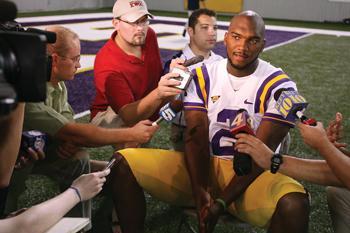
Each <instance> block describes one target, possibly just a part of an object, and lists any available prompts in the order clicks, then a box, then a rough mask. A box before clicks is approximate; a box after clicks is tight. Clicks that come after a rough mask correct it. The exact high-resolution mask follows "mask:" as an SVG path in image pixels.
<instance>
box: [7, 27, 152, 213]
mask: <svg viewBox="0 0 350 233" xmlns="http://www.w3.org/2000/svg"><path fill="white" fill-rule="evenodd" d="M47 30H48V31H51V32H55V33H56V34H57V41H56V43H54V44H48V45H47V49H48V53H49V55H51V57H52V71H51V77H50V81H49V82H48V83H47V98H46V100H45V102H40V103H28V104H26V107H25V117H24V130H39V131H41V132H44V133H46V134H48V135H49V136H50V137H51V140H50V142H49V144H48V145H47V153H46V154H47V156H46V158H45V159H43V160H40V161H37V162H36V163H34V164H33V165H31V166H27V167H26V168H24V169H21V170H20V171H15V173H14V176H13V178H12V183H11V187H10V189H9V192H10V194H9V196H8V199H9V200H8V202H7V208H6V210H7V212H11V211H13V210H14V209H16V208H17V206H16V203H17V198H18V196H19V194H20V193H21V192H22V191H23V189H24V181H25V178H26V177H27V175H28V174H29V173H39V174H44V175H47V176H49V177H51V178H53V179H54V180H55V181H57V182H58V183H59V185H60V188H61V190H65V189H66V188H67V187H69V185H70V184H71V183H72V181H73V180H74V179H76V178H77V177H78V176H80V175H81V174H83V173H89V172H90V161H89V158H88V153H87V152H86V151H85V150H83V148H82V146H85V147H98V146H104V145H111V144H117V143H121V142H129V141H136V142H138V143H145V142H147V141H148V140H149V139H150V138H151V137H152V135H153V134H154V133H155V131H156V130H157V128H158V127H157V126H151V121H148V120H145V121H141V122H139V123H137V124H136V125H135V126H133V127H131V128H123V129H104V128H100V127H97V126H94V125H91V124H81V123H76V122H75V121H74V119H73V116H74V113H73V110H72V108H71V106H70V105H69V103H68V102H67V89H66V86H65V84H64V82H63V81H69V80H72V79H73V78H74V74H75V73H76V71H77V69H78V68H79V67H80V41H79V38H78V36H77V34H76V33H74V32H72V31H71V30H69V29H67V28H64V27H61V26H50V27H48V28H47ZM106 164H107V163H106V162H94V163H92V165H91V167H92V170H93V171H97V170H101V169H103V168H104V166H105V165H106ZM90 212H91V207H90V204H89V203H88V202H87V203H86V202H83V205H82V206H79V207H78V208H76V209H74V211H73V212H71V215H73V216H83V217H90Z"/></svg>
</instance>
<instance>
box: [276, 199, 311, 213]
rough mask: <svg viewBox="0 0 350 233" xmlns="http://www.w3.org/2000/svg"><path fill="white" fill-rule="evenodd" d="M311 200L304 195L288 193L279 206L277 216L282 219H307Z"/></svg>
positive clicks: (279, 202)
mask: <svg viewBox="0 0 350 233" xmlns="http://www.w3.org/2000/svg"><path fill="white" fill-rule="evenodd" d="M309 209H310V204H309V199H308V197H307V195H306V194H303V193H288V194H286V195H284V196H283V197H282V198H281V199H280V200H279V201H278V204H277V210H276V211H277V214H278V215H280V216H281V217H286V218H287V217H299V218H307V217H308V216H309Z"/></svg>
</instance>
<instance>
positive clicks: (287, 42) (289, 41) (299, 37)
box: [264, 33, 313, 51]
mask: <svg viewBox="0 0 350 233" xmlns="http://www.w3.org/2000/svg"><path fill="white" fill-rule="evenodd" d="M311 35H313V34H312V33H309V34H304V35H302V36H298V37H295V38H293V39H290V40H287V41H286V42H282V43H279V44H275V45H272V46H269V47H267V48H265V49H264V51H268V50H270V49H274V48H277V47H280V46H283V45H286V44H290V43H293V42H295V41H297V40H300V39H303V38H305V37H308V36H311Z"/></svg>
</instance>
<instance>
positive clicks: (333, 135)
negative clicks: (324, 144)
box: [326, 112, 347, 150]
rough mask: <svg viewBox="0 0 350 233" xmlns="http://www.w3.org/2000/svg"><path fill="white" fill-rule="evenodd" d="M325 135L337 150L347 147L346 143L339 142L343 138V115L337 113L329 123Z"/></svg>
mask: <svg viewBox="0 0 350 233" xmlns="http://www.w3.org/2000/svg"><path fill="white" fill-rule="evenodd" d="M326 133H327V137H328V139H329V141H331V142H332V143H333V145H334V146H335V147H337V148H338V149H340V150H342V149H344V147H346V146H347V144H346V143H342V142H339V140H340V139H341V138H342V137H343V115H342V114H341V113H340V112H337V113H336V114H335V118H334V120H332V121H331V122H329V124H328V126H327V128H326Z"/></svg>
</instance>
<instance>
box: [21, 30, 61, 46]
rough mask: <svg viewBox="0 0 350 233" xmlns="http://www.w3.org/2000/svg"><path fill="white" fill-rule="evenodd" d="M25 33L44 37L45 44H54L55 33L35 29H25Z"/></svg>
mask: <svg viewBox="0 0 350 233" xmlns="http://www.w3.org/2000/svg"><path fill="white" fill-rule="evenodd" d="M27 32H31V33H35V34H40V35H44V36H45V37H46V41H47V43H50V44H53V43H55V42H56V33H55V32H50V31H45V30H40V29H37V28H27Z"/></svg>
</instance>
